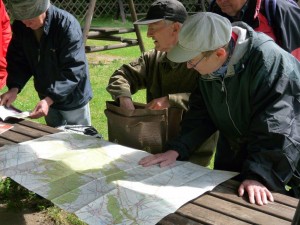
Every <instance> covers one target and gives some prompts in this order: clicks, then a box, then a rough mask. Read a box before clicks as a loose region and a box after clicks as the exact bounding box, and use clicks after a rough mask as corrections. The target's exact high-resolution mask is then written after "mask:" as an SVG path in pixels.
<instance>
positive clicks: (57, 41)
mask: <svg viewBox="0 0 300 225" xmlns="http://www.w3.org/2000/svg"><path fill="white" fill-rule="evenodd" d="M7 6H8V8H9V11H10V12H11V14H12V17H13V18H14V19H15V20H14V22H13V25H12V30H13V38H12V41H11V43H10V45H9V48H8V52H7V72H8V77H7V87H8V89H9V90H8V91H7V92H6V93H4V94H2V96H1V102H0V104H1V105H7V106H9V105H10V104H11V103H12V102H13V101H15V99H16V98H17V94H18V93H19V92H20V91H21V90H22V89H23V87H24V86H25V85H26V83H27V81H28V80H29V79H30V78H31V76H33V77H34V87H35V89H36V91H37V93H38V95H39V98H40V101H39V102H38V103H37V105H36V106H35V108H34V109H33V111H32V112H31V114H30V117H31V118H33V119H35V118H40V117H42V116H45V120H46V123H47V124H48V125H49V126H53V127H58V126H63V125H67V124H69V125H76V124H79V125H91V117H90V109H89V101H90V100H91V98H92V90H91V85H90V80H89V72H88V63H87V60H86V57H85V48H84V43H83V37H82V32H81V27H80V25H79V23H78V21H77V20H76V18H75V17H74V16H72V15H71V14H69V13H68V12H66V11H64V10H61V9H58V8H56V7H55V6H54V5H51V4H50V1H49V0H8V1H7Z"/></svg>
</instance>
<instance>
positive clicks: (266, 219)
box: [194, 195, 295, 225]
mask: <svg viewBox="0 0 300 225" xmlns="http://www.w3.org/2000/svg"><path fill="white" fill-rule="evenodd" d="M194 203H196V204H198V205H199V206H202V207H205V208H207V209H210V210H212V211H216V212H218V213H221V214H224V215H227V216H229V217H233V218H236V219H238V220H241V221H244V222H248V223H253V222H254V223H255V224H276V225H281V224H291V221H288V220H284V219H281V218H278V217H275V216H272V215H269V214H266V213H263V212H260V211H257V210H255V209H251V208H248V207H245V206H242V205H238V204H235V203H232V202H228V201H226V200H223V199H219V198H216V197H214V196H211V195H204V196H202V197H200V198H198V199H196V200H195V201H194ZM249 205H250V203H249ZM264 207H267V206H264ZM294 213H295V212H294ZM228 224H230V223H228Z"/></svg>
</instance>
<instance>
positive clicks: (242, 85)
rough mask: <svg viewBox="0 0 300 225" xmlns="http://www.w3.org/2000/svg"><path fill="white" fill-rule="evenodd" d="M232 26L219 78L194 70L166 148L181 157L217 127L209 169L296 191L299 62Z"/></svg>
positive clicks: (299, 151)
mask: <svg viewBox="0 0 300 225" xmlns="http://www.w3.org/2000/svg"><path fill="white" fill-rule="evenodd" d="M235 25H237V26H235ZM233 26H234V27H233V32H235V33H236V34H237V35H238V40H237V42H236V46H235V48H234V52H233V55H232V57H231V58H230V61H229V64H228V69H227V74H226V76H225V78H223V79H222V78H220V77H213V76H212V75H209V74H208V75H201V76H200V75H199V76H200V79H199V83H198V90H197V91H195V92H193V93H192V94H191V97H190V103H189V105H190V108H189V110H188V111H187V113H186V115H185V117H184V118H183V122H182V132H181V135H180V137H178V139H176V140H173V141H171V142H169V143H168V144H167V146H166V149H173V150H176V151H177V152H178V153H179V155H180V157H179V159H180V160H187V159H188V158H189V156H190V155H191V153H192V150H193V146H196V145H199V144H200V143H202V142H203V141H204V140H205V139H206V138H207V137H209V136H210V135H211V134H212V133H213V132H215V131H216V130H219V131H220V134H221V135H222V136H221V141H220V142H219V143H218V146H217V151H216V157H215V169H222V170H231V171H237V172H240V173H241V179H242V180H244V179H255V180H258V181H261V182H262V183H263V184H265V185H266V186H267V187H269V188H270V190H273V191H279V192H285V185H286V184H288V185H290V186H292V187H295V189H298V190H299V189H300V188H299V187H300V94H299V93H300V62H299V61H298V60H297V59H296V58H295V57H293V56H292V55H291V54H289V53H288V52H286V51H284V50H283V49H282V48H280V47H279V46H278V45H277V44H275V43H274V41H273V40H272V39H271V38H270V37H268V36H266V35H265V34H263V33H257V32H254V30H253V29H252V28H251V27H249V26H247V25H246V24H245V23H242V22H239V23H234V24H233ZM205 109H206V110H205ZM298 185H299V186H298ZM297 186H298V188H297Z"/></svg>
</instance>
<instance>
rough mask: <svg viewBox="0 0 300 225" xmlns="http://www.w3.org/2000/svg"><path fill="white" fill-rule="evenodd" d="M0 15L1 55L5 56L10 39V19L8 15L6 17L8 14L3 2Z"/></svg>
mask: <svg viewBox="0 0 300 225" xmlns="http://www.w3.org/2000/svg"><path fill="white" fill-rule="evenodd" d="M1 9H2V10H1V16H2V21H1V23H2V35H3V37H2V41H3V43H2V51H3V55H4V56H5V55H6V52H7V47H8V44H9V42H10V39H11V27H10V20H9V17H8V14H7V12H6V10H5V6H4V4H2V3H1Z"/></svg>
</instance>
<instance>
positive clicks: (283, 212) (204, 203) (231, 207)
mask: <svg viewBox="0 0 300 225" xmlns="http://www.w3.org/2000/svg"><path fill="white" fill-rule="evenodd" d="M6 123H11V124H12V125H13V126H14V127H13V128H12V129H10V130H8V131H6V132H4V133H2V134H0V146H3V145H5V144H16V143H20V142H24V141H29V140H32V139H36V138H39V137H42V136H44V135H48V134H52V133H57V132H60V130H58V129H56V128H52V127H49V126H46V125H42V124H39V123H35V122H32V121H28V120H9V121H7V122H6ZM238 185H239V183H238V182H237V181H234V180H228V181H226V182H224V183H222V184H220V185H218V186H217V187H215V188H214V189H213V191H211V192H207V193H205V194H204V195H201V196H199V197H198V198H196V199H194V200H193V201H190V202H188V203H187V204H185V205H183V206H182V207H181V208H179V209H178V210H177V211H176V212H175V213H172V214H170V215H168V216H166V217H165V218H163V219H162V220H161V221H160V222H159V223H158V224H159V225H171V224H178V225H186V224H189V225H196V224H224V225H235V224H237V225H240V224H266V225H269V224H274V225H281V224H292V221H293V218H294V216H295V212H296V209H297V205H298V203H299V199H296V198H292V197H289V196H286V195H282V194H278V193H273V195H274V198H275V202H272V203H269V204H268V205H265V206H257V205H255V204H250V203H249V202H248V200H247V199H246V198H241V197H238V195H237V187H238ZM174 198H176V196H174ZM295 218H296V216H295ZM294 224H296V223H294Z"/></svg>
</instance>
